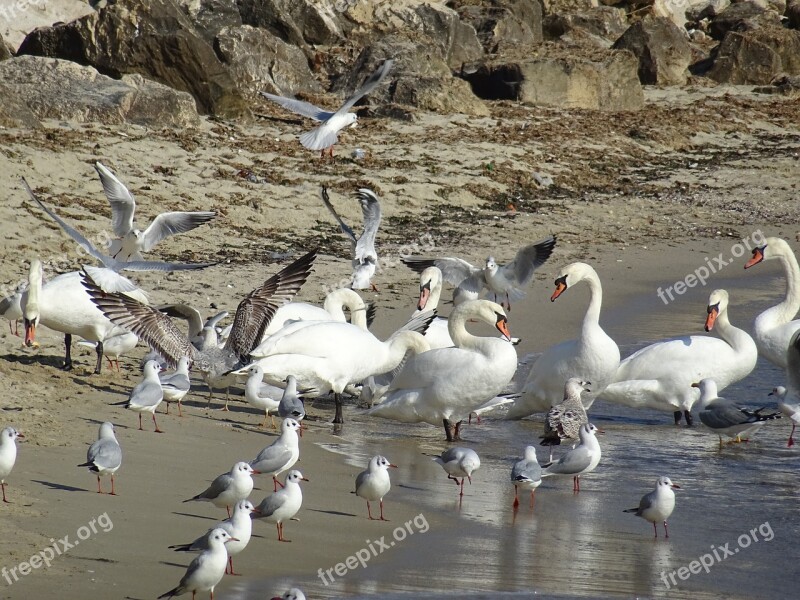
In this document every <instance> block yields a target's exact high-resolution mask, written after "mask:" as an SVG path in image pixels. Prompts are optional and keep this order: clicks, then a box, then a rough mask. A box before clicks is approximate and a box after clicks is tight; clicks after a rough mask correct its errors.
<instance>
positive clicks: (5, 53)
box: [0, 35, 12, 60]
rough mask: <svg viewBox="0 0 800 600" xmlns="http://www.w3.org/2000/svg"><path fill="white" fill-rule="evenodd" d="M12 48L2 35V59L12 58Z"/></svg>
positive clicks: (0, 50)
mask: <svg viewBox="0 0 800 600" xmlns="http://www.w3.org/2000/svg"><path fill="white" fill-rule="evenodd" d="M11 56H12V54H11V49H10V48H9V47H8V46H6V42H5V40H4V39H3V36H2V35H0V60H8V59H9V58H11Z"/></svg>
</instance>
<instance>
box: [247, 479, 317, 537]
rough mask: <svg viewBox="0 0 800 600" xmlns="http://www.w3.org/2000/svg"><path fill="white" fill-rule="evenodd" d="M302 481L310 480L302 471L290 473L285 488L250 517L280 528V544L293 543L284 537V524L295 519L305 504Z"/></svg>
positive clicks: (263, 503)
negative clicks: (301, 487) (301, 486)
mask: <svg viewBox="0 0 800 600" xmlns="http://www.w3.org/2000/svg"><path fill="white" fill-rule="evenodd" d="M301 481H308V479H306V478H305V477H303V474H302V473H301V472H300V471H297V470H292V471H289V473H288V474H287V475H286V479H285V484H284V486H283V488H281V489H280V490H278V491H277V492H275V493H274V494H272V495H271V496H267V497H266V498H264V499H263V500H262V501H261V504H259V505H258V506H257V507H256V509H257V512H256V513H253V514H252V515H250V517H251V518H253V519H264V520H266V521H268V522H270V523H275V524H276V525H277V527H278V541H279V542H291V541H292V540H287V539H286V538H284V537H283V522H284V521H285V520H287V519H291V518H292V517H294V516H295V515H296V514H297V511H299V510H300V507H301V506H302V504H303V492H302V490H301V489H300V482H301Z"/></svg>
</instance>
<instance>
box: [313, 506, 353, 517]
mask: <svg viewBox="0 0 800 600" xmlns="http://www.w3.org/2000/svg"><path fill="white" fill-rule="evenodd" d="M307 510H308V511H309V512H318V513H323V514H326V515H333V516H335V517H357V516H358V515H357V514H355V513H347V512H342V511H339V510H321V509H319V508H309V509H307Z"/></svg>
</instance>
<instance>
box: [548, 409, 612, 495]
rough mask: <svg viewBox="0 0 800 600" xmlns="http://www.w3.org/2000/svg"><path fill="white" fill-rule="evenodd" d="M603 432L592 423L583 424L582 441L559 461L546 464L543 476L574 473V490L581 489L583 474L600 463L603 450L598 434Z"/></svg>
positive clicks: (580, 433) (574, 491)
mask: <svg viewBox="0 0 800 600" xmlns="http://www.w3.org/2000/svg"><path fill="white" fill-rule="evenodd" d="M597 433H602V432H601V431H600V430H599V429H598V428H597V427H595V426H594V425H593V424H592V423H586V424H585V425H581V429H580V431H579V433H578V435H579V436H580V440H581V441H580V443H579V444H578V445H577V446H575V447H574V448H573V449H572V450H570V451H569V452H567V453H566V454H564V456H562V457H561V458H560V459H559V460H558V462H554V463H550V464H548V465H544V469H542V477H548V476H550V475H572V491H573V493H576V494H577V493H578V492H580V491H581V479H580V477H581V475H583V474H585V473H591V472H592V471H594V470H595V469H596V468H597V465H598V464H600V457H601V454H602V452H601V450H600V443H599V442H598V441H597V437H596V434H597Z"/></svg>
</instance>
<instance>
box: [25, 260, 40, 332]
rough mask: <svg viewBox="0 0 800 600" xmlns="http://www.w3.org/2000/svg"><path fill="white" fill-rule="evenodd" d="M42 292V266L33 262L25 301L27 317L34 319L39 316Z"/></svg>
mask: <svg viewBox="0 0 800 600" xmlns="http://www.w3.org/2000/svg"><path fill="white" fill-rule="evenodd" d="M41 293H42V271H41V266H39V265H37V264H36V263H33V264H31V270H30V273H29V274H28V299H27V301H26V303H25V318H26V319H29V320H33V319H35V318H37V317H38V316H39V296H40V295H41Z"/></svg>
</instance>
